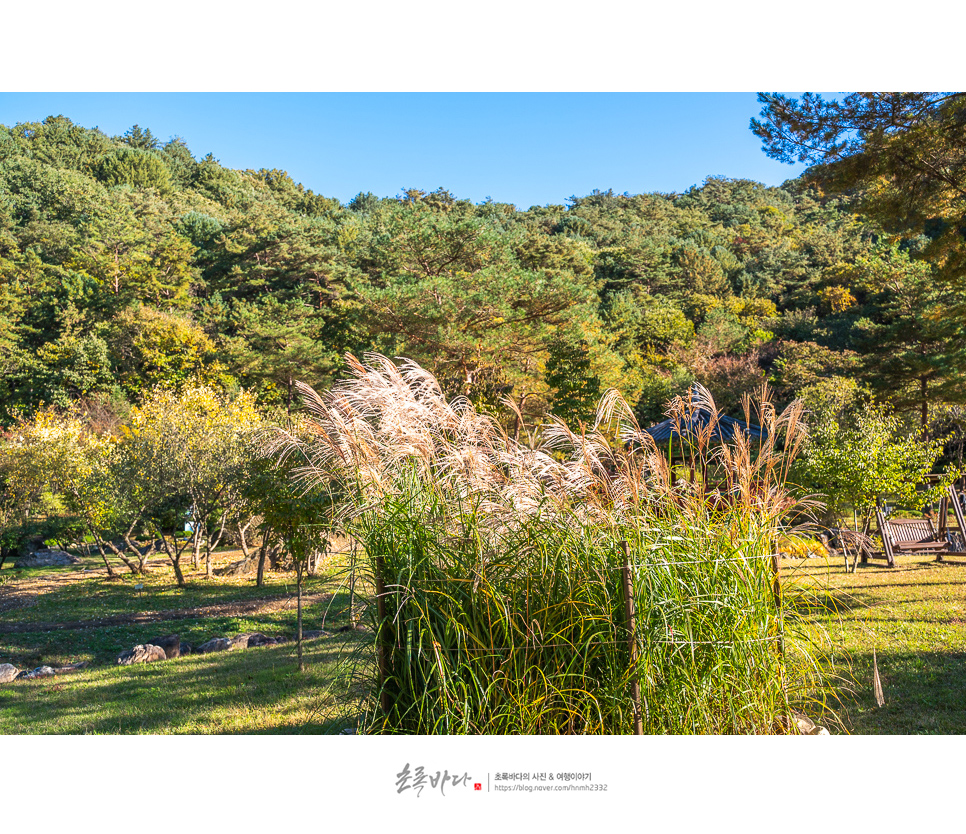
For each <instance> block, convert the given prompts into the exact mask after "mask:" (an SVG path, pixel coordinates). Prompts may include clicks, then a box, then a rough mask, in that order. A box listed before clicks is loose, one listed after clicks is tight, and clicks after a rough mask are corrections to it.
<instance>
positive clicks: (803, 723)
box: [792, 712, 829, 736]
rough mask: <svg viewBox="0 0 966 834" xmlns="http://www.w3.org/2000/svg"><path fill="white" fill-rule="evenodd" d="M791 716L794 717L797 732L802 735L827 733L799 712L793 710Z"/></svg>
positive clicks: (823, 734)
mask: <svg viewBox="0 0 966 834" xmlns="http://www.w3.org/2000/svg"><path fill="white" fill-rule="evenodd" d="M792 717H793V718H794V719H795V726H796V728H797V729H798V732H799V733H800V734H801V735H803V736H827V735H828V734H829V732H828V730H826V729H825V728H824V727H821V726H819V725H818V724H816V723H815V722H814V721H812V719H811V718H809V717H808V716H805V715H802V714H801V713H800V712H793V713H792Z"/></svg>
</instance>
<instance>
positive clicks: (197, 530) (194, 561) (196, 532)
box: [191, 519, 201, 570]
mask: <svg viewBox="0 0 966 834" xmlns="http://www.w3.org/2000/svg"><path fill="white" fill-rule="evenodd" d="M192 528H193V529H192V531H191V546H192V553H191V567H193V568H194V569H195V570H198V564H199V557H200V555H201V525H200V524H199V523H198V519H195V520H194V523H193V524H192Z"/></svg>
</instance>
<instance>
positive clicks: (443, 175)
mask: <svg viewBox="0 0 966 834" xmlns="http://www.w3.org/2000/svg"><path fill="white" fill-rule="evenodd" d="M759 111H760V106H759V105H758V102H757V100H756V98H755V93H753V92H750V93H2V92H0V124H4V125H7V126H12V125H14V124H16V123H18V122H29V121H40V120H42V119H44V118H45V117H47V116H50V115H64V116H67V117H68V118H70V119H72V120H73V121H74V122H77V123H78V124H81V125H83V126H85V127H99V128H100V129H101V130H103V131H104V132H105V133H107V134H108V135H111V136H116V135H120V134H122V133H124V132H125V131H126V130H127V129H128V128H130V127H131V126H132V125H134V124H138V125H140V126H141V127H142V128H144V127H146V128H150V129H151V131H152V133H154V134H155V135H156V136H157V137H158V138H159V139H161V140H162V141H166V140H168V139H170V138H171V137H172V136H181V137H182V138H183V139H184V140H185V141H186V142H187V144H188V147H189V148H190V149H191V151H192V153H193V154H194V155H195V156H196V157H202V156H204V155H205V154H207V153H209V152H210V153H212V154H214V155H215V157H217V158H218V159H219V160H220V161H221V163H222V164H223V165H225V166H227V167H230V168H280V169H283V170H286V171H288V172H289V174H291V176H292V177H293V178H294V179H295V180H296V181H298V182H301V183H302V184H303V185H305V186H306V187H307V188H311V189H312V190H313V191H315V192H317V193H320V194H323V195H325V196H328V197H335V198H337V199H339V200H341V201H343V202H345V201H347V200H349V199H351V198H352V197H353V196H354V195H356V194H358V193H359V192H364V191H371V192H373V193H374V194H377V195H378V196H380V197H389V196H394V195H396V194H398V193H400V191H401V190H402V189H403V188H410V187H413V188H421V189H424V190H433V189H436V188H439V187H443V188H447V189H449V190H450V191H451V192H452V193H453V194H454V195H455V196H457V197H460V198H465V199H469V200H472V201H473V202H479V201H481V200H484V199H486V198H487V197H492V198H493V199H494V200H496V201H498V202H507V203H514V204H515V205H517V206H518V207H519V208H528V207H529V206H531V205H546V204H548V203H560V204H562V203H564V201H565V200H566V199H567V198H568V197H569V196H571V195H577V196H581V195H584V194H587V193H589V192H590V191H592V190H593V189H595V188H599V189H602V190H606V189H608V188H613V189H614V190H615V191H617V192H624V191H628V192H631V193H640V192H650V191H664V192H668V191H676V192H681V191H685V190H686V189H688V188H690V187H691V186H692V185H695V184H700V183H701V182H702V181H703V180H704V179H705V178H706V177H708V176H711V175H723V176H727V177H742V178H747V179H753V180H757V181H759V182H764V183H766V184H768V185H780V184H781V183H782V182H783V181H784V180H786V179H789V178H791V177H793V176H796V175H797V174H798V173H800V171H801V166H790V165H783V164H781V163H778V162H775V161H773V160H770V159H768V158H767V157H766V156H765V155H764V153H762V151H761V145H760V142H759V141H758V140H757V139H756V138H755V137H754V136H753V135H752V133H751V131H750V130H749V129H748V122H749V119H751V118H752V117H753V116H757V115H758V113H759Z"/></svg>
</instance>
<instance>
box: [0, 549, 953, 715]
mask: <svg viewBox="0 0 966 834" xmlns="http://www.w3.org/2000/svg"><path fill="white" fill-rule="evenodd" d="M234 556H235V554H226V555H225V556H223V557H222V558H223V559H224V560H225V561H228V560H230V559H231V558H234ZM79 567H80V568H81V570H77V569H76V568H49V569H43V570H30V571H19V570H15V569H13V568H12V567H11V566H10V565H7V566H6V567H5V568H4V569H3V570H2V571H0V583H2V584H0V663H14V664H15V665H17V666H18V667H20V668H33V667H34V666H39V665H41V664H48V665H52V666H57V665H65V664H68V663H72V662H78V661H83V660H86V661H89V662H90V663H92V666H91V668H89V669H85V670H82V671H79V672H73V673H69V674H66V675H62V676H58V677H54V678H42V679H37V680H32V681H18V682H16V683H14V684H6V685H2V686H0V733H3V734H31V733H48V734H49V733H107V734H118V733H174V734H178V733H199V734H202V733H285V734H294V733H337V732H339V731H340V730H342V729H343V728H345V727H347V726H353V724H354V721H355V718H356V716H357V714H358V708H359V703H360V700H359V699H360V697H361V696H362V695H363V694H364V693H362V692H361V691H359V689H358V685H353V684H352V683H351V682H350V678H349V677H348V675H347V670H348V669H350V668H351V664H353V663H355V664H360V663H361V664H363V665H365V664H367V663H371V658H369V655H368V648H369V644H370V643H371V639H370V638H371V635H367V633H365V632H355V631H346V632H339V629H340V628H341V627H342V626H345V625H346V624H347V623H348V596H347V594H346V592H345V589H344V587H342V586H341V585H342V583H341V579H340V576H339V572H338V566H337V565H332V566H331V570H328V571H323V573H322V574H321V575H320V576H317V577H310V578H309V579H308V581H307V583H306V594H307V595H308V604H307V605H306V609H305V626H304V627H305V628H306V629H307V630H309V629H319V628H322V627H323V623H324V626H325V628H326V630H327V631H331V632H332V633H331V634H330V635H329V636H326V637H321V638H317V639H314V640H309V641H306V643H305V658H306V671H305V672H304V673H302V674H300V673H299V672H298V671H297V670H296V659H295V644H294V643H285V644H283V645H279V646H267V647H263V648H255V649H247V650H244V651H233V652H223V653H216V654H208V655H195V656H188V657H184V658H179V659H177V660H172V661H167V662H164V663H154V664H147V665H143V666H133V667H118V666H114V665H113V663H114V659H115V658H116V656H117V654H118V653H119V652H120V651H122V650H123V649H126V648H130V647H131V646H133V645H135V644H136V643H139V642H144V641H145V640H148V639H149V638H151V637H153V636H156V635H162V634H168V633H178V634H180V635H181V637H182V639H183V640H185V641H188V642H191V643H193V644H195V645H198V644H199V643H201V642H203V641H204V640H207V639H209V638H210V637H213V636H228V637H231V636H232V635H234V634H241V633H244V632H252V631H261V632H265V633H278V632H283V633H290V634H292V633H294V631H295V599H294V593H295V588H294V583H293V581H292V578H291V576H287V575H284V574H273V575H270V576H269V577H268V581H267V583H266V586H265V587H263V588H256V587H255V586H254V582H253V581H252V580H251V579H236V580H227V579H222V578H217V579H215V580H213V581H207V580H205V579H204V578H203V576H202V575H200V574H199V575H189V587H188V588H186V589H181V590H179V589H178V588H177V586H176V584H175V582H174V577H173V575H172V574H171V572H170V571H169V570H167V569H165V568H164V567H163V566H160V565H159V566H158V568H157V569H156V570H154V571H152V573H150V574H149V575H148V576H147V577H145V578H144V579H140V578H139V579H137V580H135V579H134V578H133V577H125V578H124V579H122V580H113V581H111V580H108V579H107V578H106V576H104V575H103V572H102V571H98V569H97V562H96V561H94V560H91V561H90V562H89V563H88V562H86V560H85V563H84V564H82V565H80V566H79ZM84 567H88V568H89V570H88V571H87V573H84V572H83V570H82V569H83V568H84ZM782 574H783V577H784V579H785V581H786V582H788V583H794V584H798V585H800V586H802V587H805V588H807V589H808V591H809V593H808V594H806V595H805V596H804V597H801V598H799V599H798V600H797V602H795V603H794V604H796V605H798V606H799V608H800V610H801V611H802V612H803V613H805V614H806V616H807V617H808V618H809V619H810V620H811V621H812V622H814V623H815V624H817V625H820V626H821V627H822V628H823V629H824V630H825V632H826V633H827V635H828V638H829V647H830V652H831V655H832V659H833V661H834V669H835V672H836V674H837V675H838V680H837V681H836V687H835V689H836V692H837V698H833V700H832V702H831V704H830V705H831V706H833V707H834V708H835V710H836V712H837V714H838V717H839V719H840V720H841V726H838V727H837V726H836V725H835V724H834V722H833V721H832V720H831V717H830V716H828V715H826V716H824V717H823V716H821V715H816V716H815V717H816V718H817V719H819V720H822V721H824V723H826V725H827V726H829V727H830V729H831V730H832V731H833V732H842V731H846V732H850V733H853V734H959V733H964V732H966V708H964V696H963V693H964V692H966V592H964V582H966V556H957V555H952V556H948V557H947V561H946V562H945V563H942V564H939V563H935V562H932V561H929V560H928V559H927V558H926V557H905V558H903V557H900V559H899V561H898V566H897V567H896V568H895V569H889V568H886V567H885V566H884V563H882V562H872V563H870V564H868V565H861V564H860V565H859V567H858V570H857V572H856V573H855V574H847V573H846V572H845V570H844V567H843V563H842V561H841V560H839V559H835V558H833V559H829V560H824V559H803V560H791V559H786V560H783V562H782ZM141 582H143V584H144V588H143V589H142V590H141V591H140V592H138V591H136V590H135V589H134V585H135V584H136V583H141ZM789 599H790V600H794V595H789ZM256 601H263V602H264V604H263V605H262V606H261V607H258V608H256V610H252V611H247V612H232V611H227V612H224V613H220V614H218V615H217V616H186V617H184V618H178V619H172V620H163V621H154V622H135V623H121V624H104V623H102V622H98V621H104V620H110V619H111V618H118V617H125V616H129V615H138V616H151V614H152V613H164V612H169V613H171V612H176V611H183V610H190V609H198V608H202V609H206V610H207V609H211V608H212V607H214V606H217V605H220V604H221V605H230V604H233V603H241V604H244V603H249V604H251V605H254V604H255V603H256ZM80 623H85V625H84V626H83V627H73V628H49V627H47V626H52V625H54V624H72V625H75V626H76V625H78V624H80ZM33 625H36V626H37V628H36V629H32V628H30V627H31V626H33ZM8 627H16V628H18V629H23V628H24V627H26V628H27V630H18V631H16V632H13V633H11V632H10V631H9V630H6V631H5V630H4V629H5V628H8ZM873 649H874V650H875V657H876V661H877V664H878V669H879V675H880V679H881V682H882V687H883V692H884V695H885V704H884V705H883V706H881V707H880V706H877V705H876V703H875V697H874V692H873ZM347 660H348V661H349V663H348V665H347V663H346V661H347Z"/></svg>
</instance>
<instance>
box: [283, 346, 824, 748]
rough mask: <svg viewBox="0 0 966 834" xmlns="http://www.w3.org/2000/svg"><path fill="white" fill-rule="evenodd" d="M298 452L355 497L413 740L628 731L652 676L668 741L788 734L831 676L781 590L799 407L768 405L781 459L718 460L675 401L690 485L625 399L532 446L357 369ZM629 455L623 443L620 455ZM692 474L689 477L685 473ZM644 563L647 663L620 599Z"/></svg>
mask: <svg viewBox="0 0 966 834" xmlns="http://www.w3.org/2000/svg"><path fill="white" fill-rule="evenodd" d="M348 362H349V368H350V377H349V378H348V379H346V380H343V381H341V382H339V383H337V384H336V385H335V386H334V387H333V388H332V389H331V391H329V392H328V393H326V394H325V395H324V396H320V395H318V394H316V393H315V392H314V391H312V390H311V389H310V388H308V387H307V386H300V390H301V392H302V395H303V397H304V399H305V404H306V408H307V410H308V412H309V415H310V418H309V420H308V421H307V423H306V425H305V433H304V435H303V436H302V437H300V438H295V437H292V436H289V437H285V436H280V437H279V439H278V440H277V442H276V444H275V449H276V451H277V452H278V453H279V454H291V453H292V452H293V451H294V450H296V449H297V450H298V452H299V453H300V454H301V455H302V456H303V460H304V461H305V464H304V465H303V466H302V467H301V468H300V471H299V474H300V477H301V478H303V479H305V480H306V483H311V482H313V481H317V480H326V481H330V482H335V483H336V484H337V485H338V492H339V494H341V495H343V496H346V498H345V500H344V501H343V502H342V505H341V507H340V511H341V523H342V525H343V526H344V528H345V529H346V530H347V532H348V533H349V534H350V535H352V536H353V537H354V538H355V539H356V540H358V541H359V542H360V543H361V544H362V546H363V548H364V552H365V555H364V557H363V558H364V561H365V564H366V570H367V571H368V574H369V577H370V580H371V582H370V587H375V579H376V572H377V570H380V571H381V573H380V577H379V578H380V579H381V581H382V583H383V584H384V586H385V594H384V602H385V611H386V614H385V617H383V618H379V617H378V616H376V611H377V606H376V605H374V604H370V605H369V607H368V610H369V612H370V615H371V616H372V619H373V625H374V628H375V631H376V641H377V642H378V643H379V644H380V645H381V646H382V647H383V649H384V651H385V657H386V658H387V659H386V666H385V668H384V669H383V670H382V674H381V675H379V674H376V673H375V672H374V674H373V678H372V687H373V689H372V692H373V698H372V701H371V709H370V711H369V714H368V728H369V729H370V730H371V731H377V732H398V733H626V732H630V731H631V730H632V727H633V706H632V704H631V703H630V695H629V692H630V681H631V678H632V677H635V678H637V680H638V681H639V683H640V690H641V694H642V701H643V712H644V725H645V731H646V732H649V733H768V732H781V731H783V728H784V727H787V726H788V715H789V714H790V713H789V709H790V700H791V701H795V702H797V701H798V700H800V699H801V698H802V697H804V696H805V693H806V690H809V689H812V688H814V685H815V681H816V679H817V677H820V672H821V663H820V662H819V661H818V660H816V658H815V656H814V653H813V652H811V650H810V646H809V643H808V640H807V639H806V637H807V635H802V634H800V633H799V632H798V631H796V629H795V628H794V627H793V626H794V623H793V622H792V620H790V617H793V615H790V614H789V613H787V612H786V610H785V606H783V605H782V602H781V597H780V594H779V593H778V592H777V590H776V589H777V585H776V581H775V575H774V569H773V562H772V554H773V553H774V552H775V539H776V537H777V536H778V535H780V534H781V532H782V528H783V527H784V526H786V523H787V521H788V519H789V518H790V513H791V512H792V511H793V509H794V501H793V500H792V499H791V498H790V497H789V495H788V493H787V492H786V490H785V488H784V481H783V477H784V474H785V473H786V472H787V467H788V460H787V458H788V455H789V454H790V453H791V452H790V451H789V450H792V451H794V450H795V449H796V448H797V445H798V444H799V443H800V437H801V431H802V429H801V424H800V422H799V421H798V417H799V415H800V411H799V410H798V409H797V408H793V409H791V410H790V411H787V412H785V413H783V414H781V415H777V414H775V412H774V409H771V408H770V407H769V406H768V405H767V404H764V405H762V406H761V407H760V412H759V413H760V419H761V421H762V425H763V427H764V428H765V429H766V434H765V438H764V440H763V441H762V443H761V447H760V448H758V449H753V448H752V447H751V444H750V442H749V441H748V439H747V438H745V437H743V436H741V435H740V434H738V435H736V437H735V439H734V441H733V442H727V443H715V442H713V437H714V432H713V428H714V426H715V424H716V421H717V414H718V412H717V410H716V409H715V407H714V402H713V400H712V399H711V396H710V394H709V393H708V392H707V391H706V390H705V389H701V390H700V396H699V398H698V402H697V404H696V403H695V402H692V401H691V400H690V399H689V400H685V399H682V398H675V399H674V400H672V402H671V403H670V405H669V408H668V415H669V416H670V417H671V419H672V420H674V421H675V422H676V424H677V425H678V426H679V427H680V429H681V431H682V433H684V432H685V429H686V427H687V426H688V425H689V421H690V418H691V417H692V416H693V413H694V409H695V408H696V407H698V406H700V407H704V408H706V409H707V410H708V411H709V412H710V413H711V414H712V415H713V416H712V420H711V422H710V423H709V424H708V425H707V426H704V427H701V428H699V430H698V431H697V432H696V433H695V434H694V435H693V436H687V437H686V438H685V439H684V440H683V441H682V445H683V446H684V449H685V455H686V468H687V470H688V471H687V474H686V476H685V477H676V476H675V475H676V473H675V472H674V471H673V470H672V468H671V466H670V464H669V461H668V460H667V459H666V458H665V457H664V455H663V454H662V451H661V450H658V448H657V447H656V446H655V444H654V441H653V440H652V439H651V437H650V435H649V434H647V432H645V431H643V430H642V429H641V427H640V426H639V425H638V424H637V421H636V420H635V418H634V414H633V411H632V409H631V408H630V407H629V406H628V404H627V403H626V402H624V401H623V400H622V399H621V397H620V395H619V394H617V393H616V392H614V391H610V392H608V393H607V394H605V395H604V397H603V398H602V400H601V403H600V406H599V408H598V412H597V416H596V419H595V421H594V423H593V424H592V425H591V426H588V427H586V428H585V427H582V428H581V430H580V431H579V432H577V431H574V430H573V429H572V428H570V427H569V426H567V424H566V423H565V422H563V421H562V420H559V419H552V420H551V421H550V422H549V424H547V425H546V426H544V427H543V428H542V432H541V436H542V442H541V443H539V444H532V443H530V444H526V445H525V444H522V443H520V442H518V441H516V440H514V439H512V438H510V437H509V436H508V435H507V434H506V432H505V431H504V430H503V429H502V428H501V427H500V425H499V424H498V423H497V422H496V421H494V420H493V419H491V418H489V417H488V416H486V415H483V414H479V413H477V412H476V410H475V409H474V408H473V406H472V404H471V403H469V402H468V401H466V400H465V399H456V400H454V401H452V402H447V401H446V399H445V397H444V395H443V393H442V391H441V390H440V387H439V385H438V383H437V382H436V380H435V379H434V378H433V377H432V375H431V374H429V373H428V372H426V371H425V370H424V369H422V368H420V367H419V366H418V365H416V364H415V363H413V362H410V361H402V362H401V363H400V364H398V365H397V364H395V363H393V362H391V361H389V360H388V359H386V358H385V357H383V356H378V355H367V356H365V357H364V361H362V362H360V361H358V360H357V359H355V358H354V357H349V358H348ZM608 438H616V442H614V443H611V442H610V441H609V439H608ZM678 474H680V473H678ZM623 541H626V542H627V543H628V547H629V550H630V553H631V555H632V573H633V582H632V584H633V593H634V597H635V604H636V610H637V628H636V634H635V639H636V641H637V648H638V660H637V663H636V665H635V666H634V667H633V668H631V664H630V653H629V649H628V643H627V625H626V623H625V622H624V614H623V611H624V606H623V598H622V590H621V567H622V564H623V560H624V557H623V553H622V549H621V542H623Z"/></svg>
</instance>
